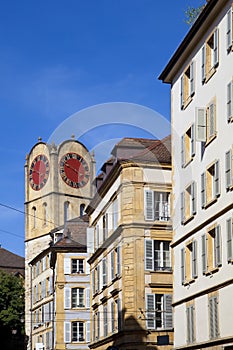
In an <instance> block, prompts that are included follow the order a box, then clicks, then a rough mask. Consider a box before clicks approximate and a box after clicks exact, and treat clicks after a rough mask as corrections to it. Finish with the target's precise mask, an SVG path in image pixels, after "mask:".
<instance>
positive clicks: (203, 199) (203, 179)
mask: <svg viewBox="0 0 233 350" xmlns="http://www.w3.org/2000/svg"><path fill="white" fill-rule="evenodd" d="M205 204H206V174H205V173H202V174H201V207H202V208H204V207H205Z"/></svg>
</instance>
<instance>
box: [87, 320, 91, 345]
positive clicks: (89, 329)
mask: <svg viewBox="0 0 233 350" xmlns="http://www.w3.org/2000/svg"><path fill="white" fill-rule="evenodd" d="M86 341H87V343H89V342H90V341H91V323H90V321H87V322H86Z"/></svg>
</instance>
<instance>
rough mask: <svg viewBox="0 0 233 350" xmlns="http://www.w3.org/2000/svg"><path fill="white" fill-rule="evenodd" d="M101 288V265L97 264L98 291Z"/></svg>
mask: <svg viewBox="0 0 233 350" xmlns="http://www.w3.org/2000/svg"><path fill="white" fill-rule="evenodd" d="M99 290H100V266H99V265H98V266H97V291H99Z"/></svg>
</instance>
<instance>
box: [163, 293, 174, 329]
mask: <svg viewBox="0 0 233 350" xmlns="http://www.w3.org/2000/svg"><path fill="white" fill-rule="evenodd" d="M164 312H165V314H164V327H165V328H167V329H171V328H172V294H164Z"/></svg>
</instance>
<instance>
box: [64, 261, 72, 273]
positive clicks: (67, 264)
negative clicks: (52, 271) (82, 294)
mask: <svg viewBox="0 0 233 350" xmlns="http://www.w3.org/2000/svg"><path fill="white" fill-rule="evenodd" d="M70 273H71V266H70V258H65V259H64V274H65V275H69V274H70Z"/></svg>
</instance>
